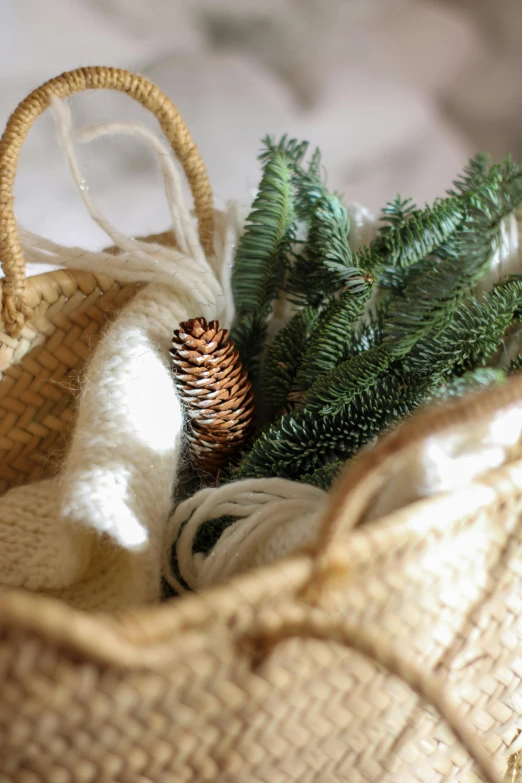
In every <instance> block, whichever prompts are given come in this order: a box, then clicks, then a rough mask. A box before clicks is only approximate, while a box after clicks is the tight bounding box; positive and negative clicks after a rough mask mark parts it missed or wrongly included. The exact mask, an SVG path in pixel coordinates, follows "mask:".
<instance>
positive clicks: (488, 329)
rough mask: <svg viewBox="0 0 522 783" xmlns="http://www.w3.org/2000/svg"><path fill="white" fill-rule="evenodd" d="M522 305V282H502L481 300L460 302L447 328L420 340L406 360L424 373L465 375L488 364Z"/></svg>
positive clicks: (433, 332)
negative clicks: (487, 360)
mask: <svg viewBox="0 0 522 783" xmlns="http://www.w3.org/2000/svg"><path fill="white" fill-rule="evenodd" d="M521 307H522V281H521V280H508V281H506V282H503V283H499V284H498V285H496V286H495V287H494V289H493V290H492V291H491V292H490V293H486V294H484V297H483V301H482V302H479V301H477V300H476V299H475V298H474V297H470V298H469V299H467V300H466V301H465V302H463V303H462V304H461V305H459V306H458V307H457V308H456V310H455V312H454V314H453V317H452V319H451V321H450V322H449V323H448V324H447V325H446V326H445V328H444V329H442V330H440V329H437V330H434V331H432V332H431V333H429V334H428V335H426V336H425V337H424V338H423V339H421V340H419V341H418V342H417V344H416V345H415V347H414V348H413V350H412V351H411V352H410V353H409V354H408V355H407V356H406V357H405V359H404V360H403V363H404V367H405V368H406V369H407V370H410V371H411V372H415V373H419V374H421V375H434V374H437V375H440V376H441V377H448V376H449V375H450V374H457V375H461V374H462V373H463V372H465V371H466V370H470V369H473V368H474V367H477V365H481V364H484V363H485V361H486V359H488V358H489V357H490V356H491V355H492V354H493V353H494V352H495V351H496V350H497V348H498V347H499V345H501V343H502V339H503V337H504V333H505V331H506V329H507V328H508V326H509V325H510V324H511V322H512V320H513V318H514V316H515V314H516V313H517V312H518V311H519V310H520V308H521Z"/></svg>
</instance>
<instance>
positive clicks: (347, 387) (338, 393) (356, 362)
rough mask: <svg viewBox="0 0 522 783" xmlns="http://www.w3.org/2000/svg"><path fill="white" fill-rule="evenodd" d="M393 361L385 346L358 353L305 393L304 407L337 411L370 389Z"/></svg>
mask: <svg viewBox="0 0 522 783" xmlns="http://www.w3.org/2000/svg"><path fill="white" fill-rule="evenodd" d="M389 364H390V356H389V353H388V350H387V348H386V346H385V345H379V346H377V347H376V348H371V349H370V350H369V351H365V352H364V353H360V354H357V355H356V356H354V357H352V358H351V359H348V360H347V361H346V362H343V363H342V364H339V365H338V366H337V367H335V368H334V369H333V370H331V371H330V372H329V373H326V375H322V376H321V377H320V378H318V379H317V380H316V381H315V383H314V384H313V385H312V386H311V387H310V389H309V390H308V392H307V393H306V394H305V396H304V398H303V406H304V407H305V408H306V410H309V411H314V412H317V413H320V414H321V415H322V416H324V415H326V414H329V413H336V412H338V411H340V410H342V409H343V408H345V407H346V406H347V405H348V404H349V403H350V402H352V400H353V399H354V398H355V397H357V395H359V394H361V393H363V392H365V391H368V390H370V389H371V388H372V386H374V385H375V383H376V382H377V379H378V378H379V376H380V375H381V374H382V373H384V372H386V370H387V369H388V367H389Z"/></svg>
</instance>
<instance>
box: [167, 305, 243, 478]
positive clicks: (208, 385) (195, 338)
mask: <svg viewBox="0 0 522 783" xmlns="http://www.w3.org/2000/svg"><path fill="white" fill-rule="evenodd" d="M170 354H171V365H172V370H173V372H174V377H175V379H176V384H177V386H178V390H179V392H180V395H181V399H182V401H183V403H184V406H185V412H186V414H187V416H188V418H189V419H190V426H189V428H188V441H189V449H190V455H191V459H192V461H193V463H194V465H195V467H196V468H197V470H198V472H199V473H203V474H211V475H212V476H216V475H217V474H218V473H219V470H220V468H222V467H223V466H224V465H225V463H226V462H227V461H228V460H229V458H230V457H231V455H232V454H234V452H236V451H237V450H238V449H239V448H240V447H241V446H242V445H243V443H244V442H245V440H246V439H247V437H248V435H249V434H250V431H251V428H252V420H253V411H254V403H253V398H254V395H253V392H252V382H251V381H250V380H249V378H248V375H247V373H246V371H244V370H243V369H242V365H241V362H240V361H239V353H238V351H236V350H235V348H234V343H233V342H232V340H229V339H228V330H227V329H220V328H219V323H218V322H217V321H210V323H208V324H207V321H206V320H205V319H204V318H192V319H191V320H190V321H183V322H182V323H181V324H180V325H179V329H176V330H175V332H174V338H173V340H172V348H171V350H170Z"/></svg>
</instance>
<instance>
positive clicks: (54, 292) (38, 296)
mask: <svg viewBox="0 0 522 783" xmlns="http://www.w3.org/2000/svg"><path fill="white" fill-rule="evenodd" d="M3 280H4V278H0V297H1V295H2V287H3ZM68 281H72V282H75V283H76V284H77V285H78V287H79V288H81V289H83V288H85V289H86V290H89V289H92V288H94V287H95V286H96V285H98V284H99V285H100V287H101V288H103V289H107V288H109V287H110V286H111V285H112V284H113V283H115V282H116V281H115V279H114V278H113V277H111V276H110V275H104V274H103V275H100V274H95V273H94V272H87V271H85V270H82V269H53V270H51V271H47V272H42V273H40V274H38V275H33V276H31V277H28V278H27V282H26V292H27V300H28V302H30V304H31V307H33V308H35V307H38V305H39V304H40V302H42V301H45V302H46V303H47V304H53V303H54V302H56V300H57V299H58V298H59V297H60V296H62V294H63V290H62V288H63V286H64V284H65V285H66V284H67V282H68ZM128 285H135V284H132V283H129V284H128ZM28 323H29V324H30V323H31V321H29V322H28ZM4 326H5V322H4V319H3V317H2V315H1V314H0V332H3V330H4ZM10 339H14V340H16V339H17V338H10Z"/></svg>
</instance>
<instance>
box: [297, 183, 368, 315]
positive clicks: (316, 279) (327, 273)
mask: <svg viewBox="0 0 522 783" xmlns="http://www.w3.org/2000/svg"><path fill="white" fill-rule="evenodd" d="M349 231H350V221H349V219H348V215H347V214H346V209H345V208H344V206H343V205H342V204H341V202H340V200H339V198H338V197H337V196H335V195H332V194H329V193H324V194H323V195H321V196H320V197H319V198H318V199H317V201H316V202H315V205H314V209H313V212H312V213H311V217H310V227H309V230H308V238H307V242H306V249H305V252H304V253H302V254H300V255H299V256H297V258H296V261H295V264H294V266H293V267H292V268H291V269H290V272H289V274H288V279H287V283H286V286H285V289H286V291H287V293H288V296H289V299H290V301H293V302H295V303H296V304H299V305H306V304H310V305H313V306H318V305H319V304H320V303H321V302H322V300H323V299H324V297H325V296H331V295H333V294H334V293H335V292H336V291H337V290H338V289H339V288H340V287H341V286H343V285H350V286H352V287H353V286H357V285H358V286H360V287H362V288H364V287H365V281H364V280H363V279H362V274H361V270H360V269H359V268H358V265H357V262H356V259H355V258H354V256H353V254H352V251H351V249H350V246H349V244H348V234H349Z"/></svg>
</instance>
